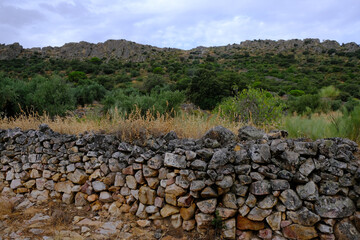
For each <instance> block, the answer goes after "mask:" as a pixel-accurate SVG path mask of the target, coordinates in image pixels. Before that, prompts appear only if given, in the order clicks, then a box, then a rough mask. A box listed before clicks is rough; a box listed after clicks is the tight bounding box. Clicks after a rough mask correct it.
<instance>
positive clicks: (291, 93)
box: [289, 90, 305, 97]
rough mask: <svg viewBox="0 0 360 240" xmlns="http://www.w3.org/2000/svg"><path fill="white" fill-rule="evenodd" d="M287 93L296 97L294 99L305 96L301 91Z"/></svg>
mask: <svg viewBox="0 0 360 240" xmlns="http://www.w3.org/2000/svg"><path fill="white" fill-rule="evenodd" d="M289 93H290V95H292V96H296V97H298V96H302V95H304V94H305V92H304V91H302V90H291V91H290V92H289Z"/></svg>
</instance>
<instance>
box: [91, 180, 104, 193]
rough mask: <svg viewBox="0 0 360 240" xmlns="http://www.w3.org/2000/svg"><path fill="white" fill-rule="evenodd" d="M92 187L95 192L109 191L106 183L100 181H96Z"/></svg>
mask: <svg viewBox="0 0 360 240" xmlns="http://www.w3.org/2000/svg"><path fill="white" fill-rule="evenodd" d="M92 187H93V189H94V191H95V192H101V191H104V190H106V189H107V186H106V184H105V183H103V182H100V181H94V182H92Z"/></svg>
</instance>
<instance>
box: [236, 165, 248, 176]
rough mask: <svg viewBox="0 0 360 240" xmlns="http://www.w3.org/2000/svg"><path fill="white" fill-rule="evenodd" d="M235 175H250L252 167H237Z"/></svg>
mask: <svg viewBox="0 0 360 240" xmlns="http://www.w3.org/2000/svg"><path fill="white" fill-rule="evenodd" d="M234 169H235V173H236V174H238V175H249V174H250V171H251V165H239V166H235V167H234Z"/></svg>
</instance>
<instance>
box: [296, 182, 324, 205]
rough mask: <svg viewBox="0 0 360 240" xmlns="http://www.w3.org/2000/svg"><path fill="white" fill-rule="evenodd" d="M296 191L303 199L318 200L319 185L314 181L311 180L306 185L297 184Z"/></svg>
mask: <svg viewBox="0 0 360 240" xmlns="http://www.w3.org/2000/svg"><path fill="white" fill-rule="evenodd" d="M296 192H297V193H298V194H299V196H300V198H301V199H302V200H307V201H316V200H317V199H318V198H319V191H318V187H317V186H316V184H315V183H314V182H313V181H310V182H308V183H307V184H305V185H298V186H296Z"/></svg>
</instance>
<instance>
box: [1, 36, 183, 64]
mask: <svg viewBox="0 0 360 240" xmlns="http://www.w3.org/2000/svg"><path fill="white" fill-rule="evenodd" d="M176 51H178V50H177V49H171V48H157V47H153V46H149V45H142V44H137V43H134V42H130V41H126V40H107V41H106V42H104V43H97V44H93V43H88V42H79V43H66V44H65V45H63V46H61V47H43V48H31V49H24V48H23V47H22V46H21V45H19V44H18V43H14V44H11V45H0V60H11V59H15V58H24V57H31V56H33V55H36V56H38V57H42V58H62V59H69V60H71V59H88V58H92V57H98V58H100V59H102V58H106V59H110V58H117V59H123V60H131V61H134V62H142V61H145V60H146V59H149V58H152V57H153V56H156V55H157V54H159V53H161V52H176Z"/></svg>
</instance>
